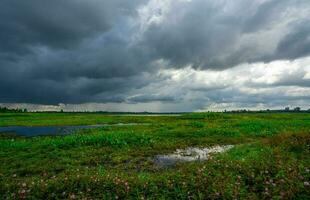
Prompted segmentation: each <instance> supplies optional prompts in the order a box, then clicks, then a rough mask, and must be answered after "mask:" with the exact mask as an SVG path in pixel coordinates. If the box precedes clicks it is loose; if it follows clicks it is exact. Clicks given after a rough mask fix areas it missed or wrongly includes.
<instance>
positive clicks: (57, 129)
mask: <svg viewBox="0 0 310 200" xmlns="http://www.w3.org/2000/svg"><path fill="white" fill-rule="evenodd" d="M133 125H141V124H137V123H129V124H123V123H119V124H110V125H108V124H105V125H104V124H103V125H85V126H8V127H0V133H12V134H16V135H20V136H27V137H33V136H43V135H67V134H71V133H73V132H74V131H77V130H81V129H93V128H100V127H106V126H133ZM142 125H143V124H142Z"/></svg>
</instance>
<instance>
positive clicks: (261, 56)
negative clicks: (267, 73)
mask: <svg viewBox="0 0 310 200" xmlns="http://www.w3.org/2000/svg"><path fill="white" fill-rule="evenodd" d="M258 2H259V1H242V0H238V1H234V3H231V2H229V1H220V2H218V1H205V0H196V1H190V2H187V3H183V4H180V3H179V4H178V3H176V5H175V4H173V6H175V7H173V10H174V11H175V10H178V11H177V12H173V11H172V12H170V13H168V16H167V17H166V18H167V19H166V20H164V21H163V22H162V23H159V24H157V23H153V24H152V25H151V26H150V27H149V29H148V30H147V31H146V34H145V38H144V40H143V42H144V45H146V46H148V47H150V49H151V50H152V51H154V54H155V56H157V57H158V58H164V59H166V60H167V61H169V62H170V63H171V66H172V67H178V68H182V67H184V66H186V65H191V66H193V67H194V68H200V69H223V68H229V67H232V66H235V65H238V64H240V63H247V62H248V63H251V62H260V61H268V62H269V61H272V60H276V59H279V57H280V54H281V55H282V56H281V59H291V58H294V59H295V58H298V57H302V56H305V55H308V54H309V53H310V51H309V48H308V47H309V45H308V44H301V43H296V42H295V41H292V39H293V38H295V36H297V37H298V36H301V37H302V36H304V37H305V36H306V35H309V33H310V32H309V30H308V29H305V28H304V27H303V26H304V25H305V24H303V25H301V27H302V28H304V29H303V31H302V32H298V33H295V34H294V33H289V34H288V35H287V36H285V38H283V40H282V42H281V43H280V44H279V46H278V49H276V51H277V52H275V51H273V50H272V49H270V48H271V47H270V43H271V44H273V46H277V45H278V44H277V40H278V38H274V39H272V40H271V41H266V38H265V37H264V35H261V36H260V34H262V33H263V32H264V31H265V32H266V34H267V32H274V34H280V33H281V32H282V31H284V30H281V29H280V27H279V26H278V25H279V24H281V23H286V20H287V19H286V16H290V15H293V14H296V15H297V14H298V12H299V9H305V10H306V11H308V12H310V5H309V2H308V1H304V0H301V1H298V0H296V1H293V0H285V1H277V0H272V1H266V2H264V3H258ZM231 4H233V5H231ZM252 12H253V13H255V14H252ZM300 18H302V19H298V20H304V21H309V20H310V16H302V17H300ZM286 28H287V29H289V30H291V29H294V28H295V27H294V26H293V25H292V23H290V24H287V25H286ZM292 34H293V35H292ZM301 34H302V35H301ZM250 36H251V37H255V38H256V39H255V41H252V42H251V43H249V42H247V40H246V38H247V37H250ZM279 37H280V36H279ZM297 37H296V38H297ZM298 39H300V41H302V38H298ZM293 40H294V39H293ZM264 42H265V44H264ZM290 42H294V45H295V46H294V47H293V48H292V47H290V46H288V45H290ZM262 45H263V46H265V47H264V48H260V49H259V48H258V46H262ZM282 46H284V48H292V52H287V53H286V52H283V50H282V49H283V48H282ZM294 49H296V50H297V51H294ZM293 51H294V53H293ZM292 54H293V55H294V56H293V55H292Z"/></svg>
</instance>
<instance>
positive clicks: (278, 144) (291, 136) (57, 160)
mask: <svg viewBox="0 0 310 200" xmlns="http://www.w3.org/2000/svg"><path fill="white" fill-rule="evenodd" d="M117 123H124V124H130V123H138V124H141V125H136V126H106V127H98V128H95V129H90V130H80V131H78V132H77V133H74V134H72V135H67V136H49V137H32V138H26V137H14V136H9V135H5V134H2V135H1V136H0V199H271V198H273V199H310V114H306V113H304V114H303V113H279V114H276V113H260V114H256V113H244V114H231V113H222V114H220V113H195V114H184V115H181V116H121V115H117V116H114V115H103V114H87V113H85V114H74V113H19V114H17V113H6V114H0V126H13V125H14V126H15V125H17V126H43V125H44V126H45V125H98V124H117ZM214 145H235V146H234V147H233V148H232V149H230V150H228V151H227V152H225V153H221V154H215V155H213V156H212V157H211V158H210V159H209V160H207V161H201V162H187V163H178V164H176V165H174V166H160V165H158V164H156V162H155V160H154V158H155V157H156V156H157V155H164V154H169V153H172V152H174V151H175V150H176V149H184V148H187V147H210V146H214Z"/></svg>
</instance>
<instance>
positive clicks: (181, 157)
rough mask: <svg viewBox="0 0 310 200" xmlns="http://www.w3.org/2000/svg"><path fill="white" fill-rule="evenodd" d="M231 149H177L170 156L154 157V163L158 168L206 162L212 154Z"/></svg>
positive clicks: (227, 147)
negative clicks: (181, 163) (182, 163)
mask: <svg viewBox="0 0 310 200" xmlns="http://www.w3.org/2000/svg"><path fill="white" fill-rule="evenodd" d="M233 147H234V146H233V145H224V146H213V147H206V148H195V147H189V148H187V149H177V150H176V151H175V152H174V153H172V154H168V155H158V156H156V158H155V163H156V164H158V165H160V166H169V165H174V164H176V163H177V162H193V161H204V160H208V159H209V158H210V156H211V155H212V154H215V153H223V152H225V151H228V150H229V149H231V148H233Z"/></svg>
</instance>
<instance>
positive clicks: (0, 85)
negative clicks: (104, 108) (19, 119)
mask: <svg viewBox="0 0 310 200" xmlns="http://www.w3.org/2000/svg"><path fill="white" fill-rule="evenodd" d="M152 1H154V0H145V1H144V0H130V1H124V0H53V1H47V0H27V1H20V0H2V1H1V2H0V8H1V12H0V72H1V73H0V102H9V103H10V102H11V103H12V102H16V103H23V102H25V103H43V104H58V103H77V104H78V103H84V102H129V103H139V102H140V103H141V102H142V103H146V102H154V101H157V102H180V101H182V100H183V98H179V97H178V95H180V93H181V92H180V93H173V92H171V94H169V92H166V93H161V92H160V91H158V90H160V89H158V88H156V87H155V86H154V87H151V90H154V91H155V90H156V91H157V92H154V93H152V91H145V93H146V94H143V93H139V92H137V91H140V90H141V91H143V89H141V88H144V87H146V88H147V87H148V86H149V85H151V84H152V83H154V82H157V83H160V82H165V81H166V79H165V78H159V77H158V76H157V73H158V72H159V70H162V69H165V68H166V69H167V68H170V69H176V68H179V69H182V68H185V67H187V66H190V67H192V68H196V69H201V70H205V69H212V70H223V69H227V68H231V67H234V66H236V65H238V64H241V63H252V62H264V61H267V62H271V61H273V60H278V59H289V60H290V59H297V58H300V57H303V56H307V55H309V53H310V41H309V33H310V28H309V27H310V26H309V25H308V21H309V20H310V16H309V13H310V5H309V1H308V0H283V1H278V0H267V1H258V0H255V1H248V0H236V1H230V0H221V1H213V0H192V1H179V0H174V1H172V0H171V1H168V0H163V1H158V2H156V1H154V2H155V3H154V2H153V4H149V3H150V2H152ZM160 5H161V6H160ZM143 6H146V7H144V8H147V9H146V10H147V11H146V12H145V13H143V14H141V13H140V11H141V10H139V9H140V8H141V7H143ZM152 6H153V7H154V8H153V7H152ZM156 6H159V7H158V8H156ZM307 13H308V14H307ZM153 18H156V19H157V18H161V20H157V21H156V20H154V21H152V19H153ZM303 74H305V72H301V73H300V74H299V75H298V76H297V75H296V77H295V78H294V79H291V80H288V79H287V80H286V79H283V80H282V82H281V83H280V82H279V83H278V84H281V85H285V84H287V85H292V84H293V85H298V84H299V85H302V86H306V87H308V83H309V82H308V80H303V81H302V82H298V83H297V79H298V78H300V77H302V75H303ZM187 84H189V85H188V87H185V89H186V91H182V95H184V94H186V93H187V90H191V89H192V88H198V89H197V90H201V91H208V92H210V91H212V94H211V93H210V95H211V96H210V98H209V99H211V100H212V101H216V99H218V100H219V101H220V98H221V95H224V94H222V93H221V92H220V91H222V89H225V87H226V85H225V87H224V88H223V87H222V86H221V85H220V86H218V85H216V84H214V85H212V86H208V88H205V87H201V88H200V87H199V86H197V87H196V86H195V87H194V86H190V85H191V82H188V83H187ZM228 85H229V84H228ZM158 87H162V88H163V90H165V88H166V87H169V82H168V83H166V85H162V84H158ZM137 94H138V95H137ZM167 94H169V95H167ZM212 95H214V98H213V97H212ZM226 95H228V96H229V95H231V92H230V91H228V92H227V94H226ZM200 98H201V99H203V100H205V99H204V98H203V97H200ZM201 104H202V103H197V105H201Z"/></svg>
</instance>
